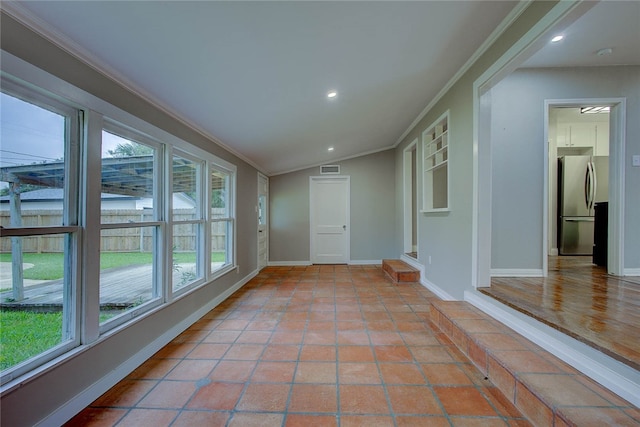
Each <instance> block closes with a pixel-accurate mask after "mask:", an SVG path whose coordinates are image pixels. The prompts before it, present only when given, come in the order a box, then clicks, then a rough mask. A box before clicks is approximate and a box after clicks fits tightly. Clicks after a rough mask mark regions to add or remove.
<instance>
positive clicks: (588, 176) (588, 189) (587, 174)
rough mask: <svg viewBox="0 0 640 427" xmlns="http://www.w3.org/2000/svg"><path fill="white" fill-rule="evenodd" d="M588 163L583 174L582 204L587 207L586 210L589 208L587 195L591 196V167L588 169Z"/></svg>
mask: <svg viewBox="0 0 640 427" xmlns="http://www.w3.org/2000/svg"><path fill="white" fill-rule="evenodd" d="M589 165H590V163H587V170H586V171H585V174H584V204H585V207H586V208H587V212H588V211H589V210H590V209H591V207H590V206H589V197H590V196H591V169H589Z"/></svg>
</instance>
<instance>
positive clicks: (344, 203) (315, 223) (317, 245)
mask: <svg viewBox="0 0 640 427" xmlns="http://www.w3.org/2000/svg"><path fill="white" fill-rule="evenodd" d="M309 198H310V212H309V217H310V218H309V219H310V225H311V227H310V230H311V235H310V241H311V247H310V258H311V262H312V263H313V264H346V263H348V262H349V260H350V257H351V255H350V228H351V227H350V221H349V218H350V202H349V201H350V177H348V176H333V177H322V176H312V177H310V178H309Z"/></svg>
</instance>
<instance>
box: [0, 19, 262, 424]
mask: <svg viewBox="0 0 640 427" xmlns="http://www.w3.org/2000/svg"><path fill="white" fill-rule="evenodd" d="M0 27H1V31H2V32H1V35H0V40H1V42H2V49H4V50H5V51H7V52H9V53H11V54H13V55H15V56H17V57H20V58H22V59H24V60H25V61H27V62H30V63H32V64H34V65H36V66H37V67H39V68H41V69H43V70H45V71H48V72H50V73H51V74H53V75H55V76H57V77H59V78H61V79H63V80H66V81H68V82H69V83H71V84H73V85H75V86H77V87H79V88H81V89H83V90H85V91H87V92H90V93H91V94H93V95H95V96H98V97H100V98H102V99H104V100H106V101H108V102H110V103H111V104H113V105H115V106H117V107H119V108H121V109H123V110H125V111H127V112H129V113H131V114H134V115H136V116H138V117H140V118H142V119H144V120H146V121H147V122H149V123H151V124H153V125H155V126H157V127H158V128H161V129H164V130H165V131H167V132H170V133H172V134H173V135H176V136H178V137H179V138H182V139H183V140H185V141H188V142H191V143H192V144H194V145H196V146H198V147H200V148H203V149H205V150H207V151H210V152H212V153H214V154H215V155H217V156H219V157H221V158H223V159H225V160H227V161H229V162H231V163H233V164H235V165H236V166H237V181H236V182H237V188H238V191H237V222H236V225H237V264H238V265H239V268H238V269H237V270H236V271H233V272H231V273H229V274H226V275H225V276H223V277H221V278H219V279H218V280H216V281H214V282H212V283H211V284H208V285H206V286H204V287H202V288H200V289H198V290H196V291H194V292H193V293H191V294H189V295H186V296H185V297H183V298H181V299H179V300H177V301H175V302H174V303H172V304H170V305H167V306H165V307H163V308H162V309H160V310H159V311H157V312H154V313H153V314H151V315H148V316H147V317H144V318H142V319H139V320H137V321H135V322H133V323H132V324H131V325H128V326H127V327H126V328H121V329H120V330H119V331H118V332H116V333H111V334H110V335H108V336H107V337H103V338H101V339H100V340H99V341H98V342H97V343H94V345H93V346H91V347H90V348H88V349H86V351H83V352H81V353H79V354H77V355H75V356H74V357H73V358H69V359H67V360H65V361H64V363H59V364H58V365H56V366H55V367H54V368H52V369H49V370H47V371H45V372H43V373H42V374H41V375H39V376H37V377H35V378H33V379H32V380H31V381H29V382H26V383H23V384H22V385H21V386H20V387H17V388H16V389H15V390H13V391H12V392H10V393H4V394H3V395H2V398H1V402H0V404H1V406H2V415H1V416H2V418H1V421H0V424H2V425H7V426H22V425H25V426H26V425H29V426H30V425H34V424H36V423H37V422H38V421H40V420H41V419H43V418H44V417H46V416H48V415H50V414H52V413H53V412H54V411H56V410H57V409H58V408H60V407H61V406H62V405H64V404H65V403H67V402H68V401H69V400H70V399H73V398H74V397H76V396H77V395H79V394H80V393H82V392H83V391H85V390H86V389H89V388H90V387H92V386H94V385H95V384H96V383H98V382H99V381H100V380H101V379H102V377H104V376H105V375H107V374H109V373H111V372H112V371H114V370H115V369H116V368H117V367H118V366H119V365H121V364H123V363H125V362H126V361H127V360H129V359H131V358H132V357H134V356H135V355H136V354H137V353H138V352H140V351H141V350H142V349H144V348H145V347H146V346H148V345H150V344H151V343H152V342H153V341H154V340H156V339H157V338H158V337H159V336H161V335H162V334H163V333H164V332H166V331H168V330H170V329H171V328H172V327H173V326H175V325H176V324H179V323H180V322H182V321H183V320H185V319H187V318H188V317H189V316H190V315H191V314H192V313H194V312H196V311H197V310H199V309H200V308H202V307H204V306H206V304H207V303H208V302H210V301H212V300H213V299H215V298H216V297H218V296H219V295H221V294H222V293H223V292H224V291H226V290H227V289H229V288H230V287H232V286H233V285H235V284H237V283H238V282H239V281H241V280H242V279H243V278H245V277H247V276H250V275H251V274H253V273H254V272H255V270H256V268H257V220H256V214H255V206H256V198H257V196H256V195H257V171H256V170H255V169H254V168H253V167H251V166H249V165H248V164H246V163H245V162H243V161H242V160H240V159H238V158H237V157H235V156H233V155H232V154H230V153H229V152H227V151H226V150H224V149H223V148H221V147H220V146H218V145H216V144H215V143H214V142H213V141H211V140H209V139H207V138H206V137H204V136H203V135H201V134H199V133H197V132H195V131H194V130H192V129H190V128H188V127H187V126H185V125H184V124H182V123H180V122H178V121H177V120H175V119H173V118H171V117H169V116H167V115H166V114H164V113H163V112H162V111H160V110H158V109H156V108H155V107H153V106H152V105H150V104H149V103H147V102H146V101H144V100H143V99H140V98H138V97H137V96H135V95H134V94H132V93H130V92H128V91H127V90H125V89H124V88H122V87H121V86H119V85H117V84H116V83H114V82H113V81H111V80H109V79H108V78H106V77H105V76H103V75H101V74H99V73H97V72H96V71H95V70H93V69H92V68H90V67H88V66H86V65H85V64H83V63H81V62H80V61H78V60H76V59H75V58H73V57H71V56H70V55H68V54H67V53H65V52H63V51H62V50H60V49H59V48H57V47H55V46H54V45H52V44H51V43H49V42H48V41H46V40H44V39H43V38H41V37H39V36H37V35H36V34H34V33H33V32H31V31H30V30H28V29H26V28H25V27H23V26H21V25H20V24H18V23H17V22H15V21H14V20H12V19H11V18H9V17H7V16H6V15H5V14H4V13H3V14H2V21H1V25H0ZM90 286H91V285H90ZM94 391H95V390H94ZM102 391H106V390H102ZM94 397H97V396H94Z"/></svg>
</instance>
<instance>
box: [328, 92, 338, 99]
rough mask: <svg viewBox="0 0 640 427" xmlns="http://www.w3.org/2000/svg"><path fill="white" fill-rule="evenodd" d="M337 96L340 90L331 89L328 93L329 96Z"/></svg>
mask: <svg viewBox="0 0 640 427" xmlns="http://www.w3.org/2000/svg"><path fill="white" fill-rule="evenodd" d="M336 96H338V92H337V91H335V90H331V91H329V92H328V93H327V98H335V97H336Z"/></svg>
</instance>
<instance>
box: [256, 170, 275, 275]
mask: <svg viewBox="0 0 640 427" xmlns="http://www.w3.org/2000/svg"><path fill="white" fill-rule="evenodd" d="M263 179H264V180H265V181H266V186H267V189H266V193H265V204H266V206H265V207H264V209H265V211H264V215H265V217H266V218H265V219H266V221H265V223H264V234H265V235H266V236H265V239H266V241H267V247H266V249H265V257H266V259H265V260H264V265H263V266H261V265H260V222H259V221H256V222H258V225H257V230H256V235H257V236H256V241H257V245H258V248H257V252H258V253H257V254H256V256H257V259H258V263H257V265H258V269H260V268H263V267H266V266H268V265H269V238H270V237H269V234H270V231H271V230H269V224H270V223H271V215H270V214H269V177H268V176H266V175H265V174H263V173H261V172H258V200H257V202H258V204H259V203H260V195H261V194H262V190H261V189H260V186H261V181H262V180H263ZM258 209H259V207H258V205H256V216H257V214H258Z"/></svg>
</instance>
